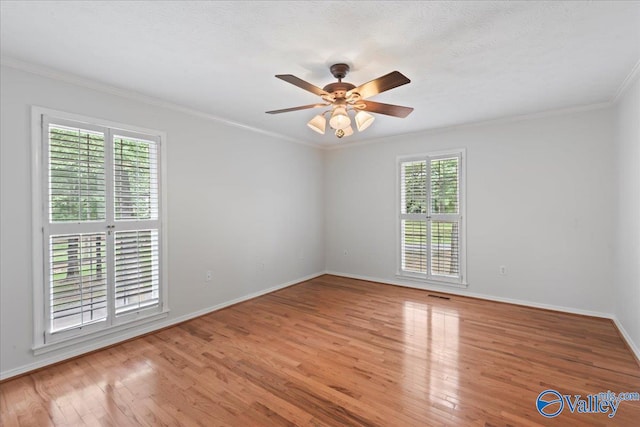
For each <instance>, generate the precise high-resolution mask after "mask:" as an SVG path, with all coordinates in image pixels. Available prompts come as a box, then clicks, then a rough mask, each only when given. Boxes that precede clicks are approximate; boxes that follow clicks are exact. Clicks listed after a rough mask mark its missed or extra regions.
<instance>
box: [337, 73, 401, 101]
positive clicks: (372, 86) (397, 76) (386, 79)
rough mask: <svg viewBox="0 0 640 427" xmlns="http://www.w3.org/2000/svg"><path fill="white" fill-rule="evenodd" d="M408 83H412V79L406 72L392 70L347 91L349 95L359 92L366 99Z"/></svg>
mask: <svg viewBox="0 0 640 427" xmlns="http://www.w3.org/2000/svg"><path fill="white" fill-rule="evenodd" d="M407 83H411V80H409V79H408V78H407V77H406V76H405V75H404V74H402V73H401V72H399V71H392V72H390V73H389V74H386V75H384V76H382V77H378V78H377V79H375V80H371V81H370V82H367V83H365V84H363V85H360V86H358V87H357V88H355V89H351V90H350V91H349V92H347V97H349V95H351V94H352V93H354V92H355V93H359V94H360V96H361V97H362V99H365V98H369V97H370V96H373V95H377V94H379V93H382V92H384V91H387V90H389V89H393V88H396V87H398V86H402V85H406V84H407Z"/></svg>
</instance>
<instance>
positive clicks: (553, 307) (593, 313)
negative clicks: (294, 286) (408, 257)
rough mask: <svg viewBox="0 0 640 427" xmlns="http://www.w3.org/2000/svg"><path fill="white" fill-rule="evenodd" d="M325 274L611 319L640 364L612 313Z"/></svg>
mask: <svg viewBox="0 0 640 427" xmlns="http://www.w3.org/2000/svg"><path fill="white" fill-rule="evenodd" d="M325 273H326V274H332V275H334V276H342V277H348V278H351V279H359V280H366V281H369V282H378V283H384V284H387V285H394V286H403V287H407V288H414V289H422V290H427V291H433V292H441V293H448V294H452V295H460V296H467V297H473V298H478V299H483V300H487V301H497V302H505V303H509V304H516V305H522V306H526V307H534V308H543V309H546V310H553V311H560V312H563V313H571V314H580V315H583V316H592V317H601V318H604V319H611V320H612V321H613V323H614V325H615V326H616V328H618V330H619V331H620V335H622V337H623V339H624V340H625V341H626V342H627V344H628V346H629V348H630V349H631V351H632V352H633V353H634V355H635V357H636V359H637V361H638V363H640V348H638V346H637V345H636V344H635V343H634V342H633V339H631V336H630V335H629V333H628V332H627V331H626V330H625V329H624V326H623V325H622V323H621V322H620V321H619V320H618V318H617V317H616V316H615V315H613V314H610V313H601V312H598V311H590V310H582V309H579V308H573V307H564V306H559V305H551V304H542V303H536V302H531V301H524V300H518V299H513V298H503V297H496V296H493V295H485V294H478V293H475V292H467V291H465V290H461V289H460V288H451V289H449V288H446V289H445V288H444V287H443V286H431V285H429V284H427V283H424V284H422V283H420V284H417V283H416V282H415V281H406V282H403V281H400V280H388V279H381V278H379V277H371V276H363V275H360V274H349V273H340V272H337V271H326V272H325Z"/></svg>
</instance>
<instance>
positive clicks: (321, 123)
mask: <svg viewBox="0 0 640 427" xmlns="http://www.w3.org/2000/svg"><path fill="white" fill-rule="evenodd" d="M307 126H309V127H310V128H311V129H312V130H314V131H316V132H318V133H319V134H320V135H324V129H325V127H326V126H327V121H326V120H325V118H324V116H323V115H322V114H318V115H317V116H315V117H314V118H313V119H311V120H309V123H307Z"/></svg>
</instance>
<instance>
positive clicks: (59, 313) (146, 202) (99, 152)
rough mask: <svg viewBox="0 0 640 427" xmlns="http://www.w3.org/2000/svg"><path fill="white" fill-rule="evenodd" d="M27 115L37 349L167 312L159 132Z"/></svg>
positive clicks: (42, 114) (64, 118) (59, 115)
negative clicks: (32, 169) (33, 135)
mask: <svg viewBox="0 0 640 427" xmlns="http://www.w3.org/2000/svg"><path fill="white" fill-rule="evenodd" d="M67 116H68V115H67ZM35 120H37V121H38V122H39V126H38V127H39V128H40V130H41V132H40V133H39V134H40V136H41V138H39V139H40V141H39V143H40V144H41V145H40V146H39V147H36V148H39V149H36V150H34V151H35V152H36V153H34V160H35V162H34V163H35V165H36V166H37V165H40V166H39V167H38V168H37V169H38V170H37V172H36V174H35V175H36V176H37V175H38V174H39V177H38V179H36V180H34V183H36V186H38V183H40V185H39V186H38V188H36V191H34V193H37V194H38V195H39V198H40V202H39V203H38V204H35V203H34V206H39V205H40V206H42V209H41V210H39V212H41V214H40V215H39V216H40V218H39V221H38V220H37V219H36V218H35V216H34V219H36V221H35V224H37V225H38V228H37V231H39V233H38V234H39V237H41V241H40V242H36V241H34V243H36V245H37V247H38V250H39V251H41V256H37V257H36V258H37V260H38V261H39V264H40V266H41V267H40V269H41V271H42V274H41V275H40V277H38V274H36V275H35V276H36V280H35V282H36V283H35V285H34V286H35V289H36V294H37V297H36V298H35V299H34V301H36V303H37V305H36V310H35V312H36V322H35V324H36V348H37V347H38V346H39V345H47V344H50V343H54V342H59V341H64V340H69V339H73V338H77V337H79V336H84V335H89V334H95V333H97V332H100V331H112V330H114V329H117V328H118V326H120V325H124V324H130V323H131V322H135V321H139V320H140V319H149V318H152V317H153V316H155V315H158V314H164V315H166V311H167V305H166V286H165V285H163V284H164V281H163V268H162V256H163V251H162V224H161V219H162V218H161V212H162V210H161V192H160V183H161V172H162V171H161V167H160V166H161V163H160V154H161V153H160V147H161V141H162V139H163V136H162V134H161V133H155V132H149V133H147V132H140V131H133V130H123V129H122V127H121V126H112V125H105V124H98V122H97V121H96V120H93V119H86V120H78V119H77V118H74V119H70V118H68V117H65V115H64V114H57V115H54V114H47V113H40V111H39V109H34V121H35ZM34 143H35V141H34ZM38 157H39V158H40V160H41V161H40V162H38ZM34 202H35V198H34ZM36 270H37V266H36ZM38 282H40V283H44V286H41V285H40V286H38ZM37 307H41V309H38V308H37ZM40 313H41V314H40ZM40 337H41V338H40Z"/></svg>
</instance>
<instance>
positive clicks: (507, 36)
mask: <svg viewBox="0 0 640 427" xmlns="http://www.w3.org/2000/svg"><path fill="white" fill-rule="evenodd" d="M0 4H1V14H0V19H1V21H0V23H1V45H0V46H1V49H2V56H3V57H4V58H5V60H6V59H16V60H19V61H24V62H28V63H32V64H35V65H40V66H45V67H48V68H53V69H55V70H59V71H63V72H68V73H72V74H74V75H77V76H80V77H83V78H87V79H91V80H95V81H98V82H101V83H105V84H108V85H112V86H116V87H119V88H122V89H126V90H129V91H134V92H137V93H140V94H143V95H147V96H152V97H156V98H159V99H162V100H166V101H169V102H171V103H175V104H179V105H181V106H185V107H188V108H191V109H195V110H199V111H201V112H205V113H208V114H211V115H215V116H218V117H220V118H222V119H226V120H230V121H233V122H238V123H241V124H243V125H247V126H251V127H254V128H257V129H260V130H263V131H268V132H273V133H277V134H280V135H284V136H286V137H289V138H293V139H296V140H300V141H306V142H311V143H316V144H321V145H329V144H335V143H337V142H338V141H339V140H338V139H337V138H335V136H333V135H331V134H329V133H327V134H326V135H318V134H315V133H314V132H312V131H311V130H310V129H308V128H307V127H306V125H305V124H306V122H307V121H308V120H309V119H311V117H312V116H313V115H315V114H316V113H317V111H314V110H303V111H297V112H292V113H286V114H280V115H268V114H265V113H264V112H265V111H267V110H273V109H279V108H286V107H293V106H298V105H305V104H311V103H315V102H317V101H318V100H319V98H317V97H316V96H315V95H313V94H311V93H309V92H306V91H304V90H302V89H299V88H297V87H295V86H292V85H290V84H288V83H285V82H283V81H281V80H278V79H276V78H274V75H275V74H294V75H296V76H297V77H300V78H302V79H304V80H307V81H309V82H311V83H313V84H315V85H317V86H320V87H322V86H324V85H325V84H327V83H330V82H332V81H335V80H334V79H333V77H332V76H331V75H330V73H329V70H328V66H329V65H331V64H332V63H335V62H347V63H348V64H350V65H351V66H352V71H351V73H350V74H349V75H348V76H347V78H346V79H345V81H348V82H351V83H354V84H355V85H359V84H361V83H364V82H366V81H369V80H372V79H374V78H376V77H379V76H381V75H383V74H386V73H388V72H390V71H393V70H398V71H400V72H402V73H403V74H405V75H406V76H407V77H409V78H410V79H411V80H412V82H411V83H410V84H408V85H405V86H402V87H399V88H396V89H393V90H391V91H388V92H385V93H383V94H380V95H378V96H376V97H373V98H371V100H374V101H379V102H386V103H391V104H399V105H406V106H411V107H414V108H415V110H414V112H413V113H412V114H411V115H410V116H409V117H407V118H405V119H399V118H395V117H388V116H382V115H377V117H376V119H377V120H376V121H375V123H374V124H373V125H372V126H371V127H370V128H369V129H367V130H366V131H364V132H363V133H360V134H358V133H357V132H356V134H354V135H353V136H351V137H349V138H344V139H343V140H342V141H341V143H347V142H348V141H361V140H365V139H371V138H380V137H385V136H389V135H396V134H402V133H409V132H417V131H421V130H426V129H433V128H439V127H446V126H452V125H458V124H463V123H469V122H476V121H483V120H489V119H495V118H500V117H506V116H514V115H521V114H529V113H537V112H542V111H548V110H554V109H562V108H568V107H574V106H581V105H587V104H594V103H601V102H609V101H611V100H612V99H613V98H614V97H615V95H616V92H617V91H618V89H619V88H620V87H621V84H622V83H623V82H624V81H625V78H627V76H628V75H629V73H631V71H632V70H633V69H634V66H636V64H638V61H639V59H640V2H638V1H635V2H632V1H625V2H612V1H607V2H577V1H569V2H560V1H555V2H551V1H550V2H537V1H536V2H534V1H530V2H490V1H479V2H466V1H465V2H409V1H388V2H360V1H357V2H356V1H337V2H311V1H309V2H303V1H294V2H288V1H273V2H272V1H269V2H267V1H261V2H258V1H253V2H220V1H216V2H213V1H176V2H172V1H159V2H153V1H149V2H147V1H92V2H90V1H84V2H82V1H42V2H40V1H20V2H15V1H6V0H2V1H1V3H0Z"/></svg>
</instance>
